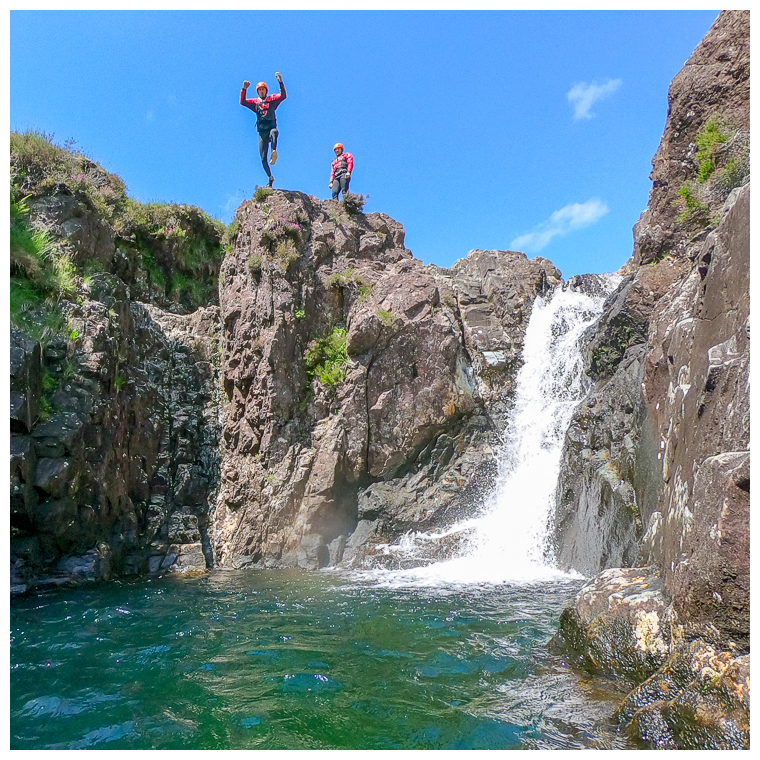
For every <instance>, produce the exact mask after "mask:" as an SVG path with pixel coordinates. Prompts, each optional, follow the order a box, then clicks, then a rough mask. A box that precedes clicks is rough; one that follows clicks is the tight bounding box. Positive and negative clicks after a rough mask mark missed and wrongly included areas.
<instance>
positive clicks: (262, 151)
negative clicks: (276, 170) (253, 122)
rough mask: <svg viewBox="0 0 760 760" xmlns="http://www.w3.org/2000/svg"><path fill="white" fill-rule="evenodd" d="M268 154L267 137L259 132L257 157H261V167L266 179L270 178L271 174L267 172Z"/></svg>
mask: <svg viewBox="0 0 760 760" xmlns="http://www.w3.org/2000/svg"><path fill="white" fill-rule="evenodd" d="M268 152H269V135H266V134H262V133H261V132H259V155H260V156H261V165H262V166H263V167H264V171H265V172H266V173H267V177H269V178H270V179H271V178H272V172H271V171H270V170H269V162H268V161H267V153H268Z"/></svg>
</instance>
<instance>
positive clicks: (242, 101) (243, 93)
mask: <svg viewBox="0 0 760 760" xmlns="http://www.w3.org/2000/svg"><path fill="white" fill-rule="evenodd" d="M246 94H247V90H246V89H245V87H243V89H242V90H240V105H241V106H245V107H246V108H250V109H251V111H255V110H256V109H255V108H254V107H253V101H252V100H248V99H247V98H246V97H245V96H246Z"/></svg>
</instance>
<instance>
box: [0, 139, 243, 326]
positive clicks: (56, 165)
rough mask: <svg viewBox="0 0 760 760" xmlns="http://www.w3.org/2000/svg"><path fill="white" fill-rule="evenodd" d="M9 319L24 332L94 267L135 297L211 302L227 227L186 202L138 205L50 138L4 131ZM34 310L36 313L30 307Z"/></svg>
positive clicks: (77, 291) (120, 185) (186, 305)
mask: <svg viewBox="0 0 760 760" xmlns="http://www.w3.org/2000/svg"><path fill="white" fill-rule="evenodd" d="M10 203H11V321H12V322H13V324H15V325H17V326H19V327H24V328H25V329H27V330H29V329H33V325H34V324H41V323H44V322H45V321H46V320H50V319H53V318H54V317H53V316H51V315H55V314H56V313H57V311H58V310H57V304H58V303H59V301H60V300H61V299H63V298H73V297H76V296H77V295H80V296H81V294H82V292H83V288H84V287H85V286H86V280H87V278H88V277H90V276H92V275H93V274H95V273H108V274H118V275H119V276H120V277H121V278H122V279H123V280H124V281H125V283H126V284H127V285H128V286H129V287H130V290H131V291H132V293H133V295H134V296H135V297H136V298H138V299H139V300H145V301H150V302H155V303H157V304H159V305H162V306H171V305H172V304H173V305H174V307H175V308H176V309H179V310H181V311H188V310H194V309H195V308H197V307H199V306H203V305H206V304H208V303H215V302H216V301H217V299H218V293H217V291H218V273H219V266H220V264H221V261H222V258H223V256H224V252H225V245H226V244H228V242H229V241H228V237H229V233H228V230H227V227H226V226H225V225H224V224H223V223H222V222H220V221H218V220H216V219H213V218H211V217H210V216H209V215H208V214H206V213H205V212H204V211H202V210H201V209H199V208H196V207H194V206H188V205H185V204H176V203H147V204H145V203H140V202H138V201H136V200H134V199H132V198H129V197H128V195H127V188H126V185H125V183H124V182H123V181H122V180H121V178H120V177H118V176H117V175H115V174H111V173H110V172H107V171H105V170H104V169H103V168H102V167H101V166H99V165H98V164H96V163H95V162H94V161H91V160H90V159H89V158H87V157H86V156H85V155H84V154H82V153H81V152H79V151H77V150H76V148H75V144H74V143H73V141H67V142H66V143H64V145H63V146H61V145H57V144H56V143H54V142H53V139H52V137H51V136H50V135H46V134H44V133H42V132H36V131H26V132H23V133H22V132H12V133H11V150H10ZM34 310H37V311H36V314H33V313H32V312H33V311H34Z"/></svg>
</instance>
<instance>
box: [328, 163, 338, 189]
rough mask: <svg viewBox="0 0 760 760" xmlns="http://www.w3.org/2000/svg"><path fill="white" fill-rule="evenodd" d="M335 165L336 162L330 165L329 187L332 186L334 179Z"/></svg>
mask: <svg viewBox="0 0 760 760" xmlns="http://www.w3.org/2000/svg"><path fill="white" fill-rule="evenodd" d="M336 163H337V162H336V161H333V162H332V163H331V164H330V184H331V185H332V183H333V180H334V179H335V164H336Z"/></svg>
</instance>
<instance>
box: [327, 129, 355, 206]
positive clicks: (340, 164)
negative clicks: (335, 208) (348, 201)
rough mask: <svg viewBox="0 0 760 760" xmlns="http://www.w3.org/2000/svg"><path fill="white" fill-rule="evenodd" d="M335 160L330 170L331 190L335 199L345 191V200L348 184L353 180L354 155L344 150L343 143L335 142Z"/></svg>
mask: <svg viewBox="0 0 760 760" xmlns="http://www.w3.org/2000/svg"><path fill="white" fill-rule="evenodd" d="M333 150H334V151H335V160H334V161H333V162H332V167H331V169H332V170H331V172H330V190H332V197H333V200H334V201H337V200H338V195H339V194H340V192H341V190H342V191H343V198H344V200H345V198H346V193H347V192H348V186H349V184H350V182H351V172H352V171H353V170H354V157H353V156H352V155H351V154H350V153H346V152H345V151H344V150H343V143H335V145H334V146H333Z"/></svg>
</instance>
